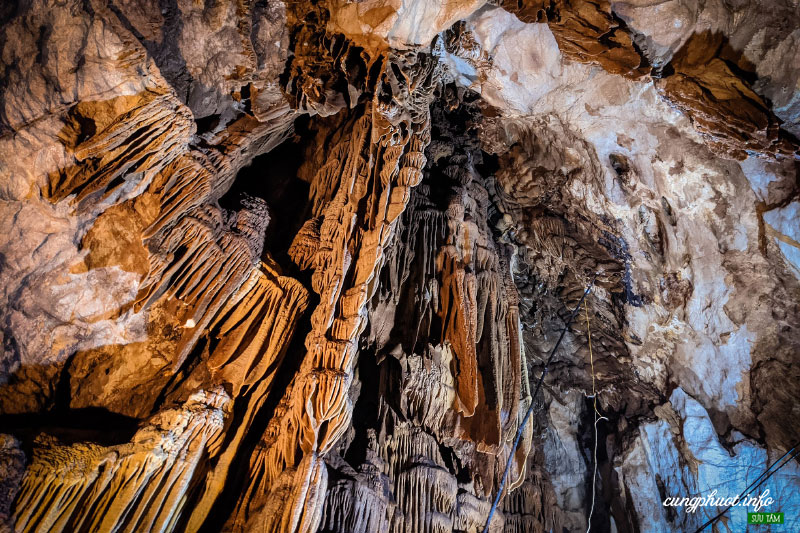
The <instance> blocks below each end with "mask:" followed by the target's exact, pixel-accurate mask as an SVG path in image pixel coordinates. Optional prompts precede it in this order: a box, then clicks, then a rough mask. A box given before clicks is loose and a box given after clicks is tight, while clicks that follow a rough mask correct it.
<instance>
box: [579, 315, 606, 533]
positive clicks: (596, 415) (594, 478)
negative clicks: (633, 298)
mask: <svg viewBox="0 0 800 533" xmlns="http://www.w3.org/2000/svg"><path fill="white" fill-rule="evenodd" d="M583 311H584V314H585V315H586V337H587V338H588V339H589V362H590V364H591V365H592V407H594V461H593V464H594V472H593V473H592V507H591V508H590V509H589V520H588V527H587V528H586V533H589V532H590V531H591V530H592V515H593V514H594V499H595V491H596V489H597V487H596V485H597V483H596V482H597V423H598V422H600V421H601V420H608V418H606V417H604V416H603V415H601V414H600V411H598V410H597V389H596V388H595V377H594V353H593V352H592V329H591V328H590V327H589V306H588V305H584V306H583Z"/></svg>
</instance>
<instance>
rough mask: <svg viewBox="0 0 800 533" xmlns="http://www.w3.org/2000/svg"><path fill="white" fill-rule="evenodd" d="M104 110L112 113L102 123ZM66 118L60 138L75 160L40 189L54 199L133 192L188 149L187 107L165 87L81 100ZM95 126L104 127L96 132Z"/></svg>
mask: <svg viewBox="0 0 800 533" xmlns="http://www.w3.org/2000/svg"><path fill="white" fill-rule="evenodd" d="M118 107H122V108H123V109H125V110H124V111H118V110H117V109H116V108H118ZM126 108H127V109H126ZM107 115H111V116H112V117H114V118H113V120H111V121H110V122H109V123H108V124H105V125H104V124H103V123H102V122H100V121H101V120H102V119H103V118H104V116H107ZM65 122H66V126H65V128H64V131H62V139H63V142H64V143H65V144H66V145H67V146H68V147H70V148H72V151H73V155H74V157H75V164H74V165H72V166H70V167H67V168H65V169H62V170H60V171H58V172H55V173H53V174H51V175H50V177H49V181H50V183H49V186H48V187H47V188H46V189H45V191H44V192H45V194H46V195H47V196H49V198H50V199H51V200H53V201H59V200H62V199H64V198H66V197H67V196H69V195H71V194H75V199H74V201H75V202H81V201H82V200H84V199H87V198H89V197H90V196H92V195H94V194H95V193H102V198H103V199H105V198H108V197H110V196H112V194H114V193H116V197H119V196H120V195H121V194H124V195H126V196H127V197H132V196H136V195H138V194H140V193H141V192H142V191H144V189H145V188H147V186H148V185H149V184H150V182H151V181H152V180H153V178H154V177H155V176H156V175H157V174H158V173H159V172H160V171H161V170H162V169H163V168H164V167H166V166H167V165H168V164H169V163H171V162H172V161H173V160H174V159H176V158H177V157H179V155H180V154H181V152H183V151H184V150H186V148H187V143H188V141H189V137H190V136H191V135H192V134H193V133H194V131H195V126H194V122H193V121H192V117H191V113H190V112H189V110H188V109H187V108H186V107H185V106H183V105H181V103H180V102H179V101H178V100H177V98H176V97H175V95H174V94H173V93H171V92H166V91H165V92H164V93H161V94H160V93H157V92H147V93H143V94H141V95H137V97H118V98H117V99H116V100H114V101H112V102H81V103H79V104H76V105H75V106H74V107H73V108H72V109H71V110H70V112H69V113H68V114H67V118H66V119H65ZM98 122H100V124H98ZM98 126H101V127H102V126H104V127H102V129H100V131H96V130H97V129H98ZM120 188H121V189H120Z"/></svg>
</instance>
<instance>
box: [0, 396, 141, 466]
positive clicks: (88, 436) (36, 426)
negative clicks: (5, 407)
mask: <svg viewBox="0 0 800 533" xmlns="http://www.w3.org/2000/svg"><path fill="white" fill-rule="evenodd" d="M0 428H3V429H2V431H3V432H4V433H11V434H13V435H14V436H15V437H17V438H18V439H19V440H20V442H21V443H22V449H23V451H24V452H25V455H26V457H28V459H29V460H30V457H31V451H32V449H33V441H34V439H35V438H36V437H37V436H38V435H40V434H42V433H47V434H48V435H52V436H54V437H56V438H57V439H58V440H59V441H61V442H62V443H63V444H73V443H76V442H84V441H89V442H94V443H96V444H101V445H103V446H113V445H115V444H122V443H126V442H130V440H131V438H133V435H134V433H136V430H138V429H139V419H137V418H132V417H128V416H125V415H120V414H117V413H112V412H111V411H107V410H106V409H101V408H98V407H86V408H82V409H57V410H53V411H50V412H46V413H24V414H17V415H0Z"/></svg>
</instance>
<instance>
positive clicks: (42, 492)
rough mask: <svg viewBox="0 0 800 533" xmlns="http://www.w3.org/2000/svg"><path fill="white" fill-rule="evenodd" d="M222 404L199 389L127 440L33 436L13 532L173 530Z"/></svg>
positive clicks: (219, 396) (221, 398)
mask: <svg viewBox="0 0 800 533" xmlns="http://www.w3.org/2000/svg"><path fill="white" fill-rule="evenodd" d="M229 408H230V398H229V397H228V396H227V395H226V394H225V393H224V391H222V390H215V391H209V392H204V391H199V392H197V393H195V394H193V395H192V396H191V397H190V398H189V400H188V401H187V402H186V403H185V404H184V405H183V406H181V407H180V408H175V409H168V410H165V411H162V412H161V413H159V414H157V415H155V416H154V417H153V418H152V419H151V420H150V421H149V422H148V424H147V425H146V426H144V427H142V428H141V429H140V430H139V431H138V432H137V433H136V435H134V437H133V440H132V441H131V442H130V443H128V444H122V445H118V446H111V447H106V446H100V445H97V444H92V443H78V444H73V445H65V444H61V443H59V442H58V441H57V440H56V439H55V438H53V437H50V436H47V435H43V436H41V437H39V439H38V441H37V445H36V448H35V451H34V455H33V459H32V460H31V464H30V466H29V467H28V469H27V470H26V472H25V477H24V479H23V481H22V486H21V488H20V492H19V494H18V496H17V499H16V501H15V505H14V520H15V522H14V523H15V529H16V531H53V532H56V531H131V532H133V531H170V530H172V529H173V528H174V526H175V522H176V520H177V519H178V517H179V516H180V513H181V511H182V509H183V506H184V504H185V502H186V495H187V492H188V491H189V490H190V489H191V488H192V487H193V485H194V483H195V482H196V479H197V477H198V476H199V475H200V474H201V473H202V469H201V465H202V463H203V461H206V460H207V459H208V458H209V457H212V456H214V455H215V454H216V453H217V451H218V447H219V444H220V442H219V440H220V438H221V436H222V431H223V426H224V424H225V418H226V417H227V414H228V412H229ZM134 504H136V505H135V506H133V505H134Z"/></svg>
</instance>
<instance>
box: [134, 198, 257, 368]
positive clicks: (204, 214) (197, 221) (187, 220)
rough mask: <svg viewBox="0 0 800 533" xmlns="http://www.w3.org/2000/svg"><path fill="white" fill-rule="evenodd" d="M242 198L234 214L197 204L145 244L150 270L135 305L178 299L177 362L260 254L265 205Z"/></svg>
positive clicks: (239, 283) (238, 284)
mask: <svg viewBox="0 0 800 533" xmlns="http://www.w3.org/2000/svg"><path fill="white" fill-rule="evenodd" d="M241 202H242V206H243V209H242V210H241V211H238V212H237V213H236V214H234V215H229V214H227V213H225V212H224V211H222V210H221V209H219V208H217V207H214V206H211V205H203V206H200V207H197V208H195V209H193V210H192V211H190V212H189V213H188V215H186V216H184V217H183V218H181V220H180V222H178V223H177V224H176V225H174V226H172V227H170V228H169V229H168V230H167V231H165V232H163V233H162V234H160V235H159V237H158V239H157V240H156V241H155V242H151V244H150V246H151V249H152V250H153V253H152V255H151V258H150V271H149V272H148V274H147V276H146V277H145V279H144V280H143V282H142V283H141V285H140V288H139V295H138V297H137V302H136V305H137V306H138V307H142V306H150V305H152V304H153V303H154V302H155V301H156V300H158V299H159V298H161V297H162V296H163V297H165V298H166V299H167V301H171V300H173V299H175V300H176V301H177V302H180V306H181V307H180V308H179V310H178V316H179V317H180V319H181V320H182V321H185V324H184V328H185V329H186V332H185V333H184V334H183V336H182V338H181V341H180V342H179V344H178V347H177V362H176V363H175V365H176V366H180V364H181V363H182V362H183V360H184V359H185V358H186V356H187V355H188V353H189V351H190V350H191V349H192V347H193V346H194V344H195V342H197V339H198V338H199V336H200V335H202V334H203V332H204V331H205V329H206V327H207V326H208V325H209V323H210V322H211V320H212V319H213V318H214V316H216V314H217V312H218V311H219V310H220V309H222V307H223V306H224V305H225V304H226V303H227V302H228V300H229V298H231V296H232V295H233V294H234V293H235V291H236V290H237V289H238V288H239V287H240V286H241V285H242V284H243V283H244V282H245V280H246V279H247V278H248V277H249V276H250V275H251V273H252V271H253V269H254V268H255V264H256V261H257V260H258V257H260V255H261V250H262V248H263V235H264V230H265V229H266V226H267V224H268V223H269V216H268V214H267V206H266V204H265V203H264V202H263V200H261V199H259V198H248V197H245V198H244V199H242V201H241Z"/></svg>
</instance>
